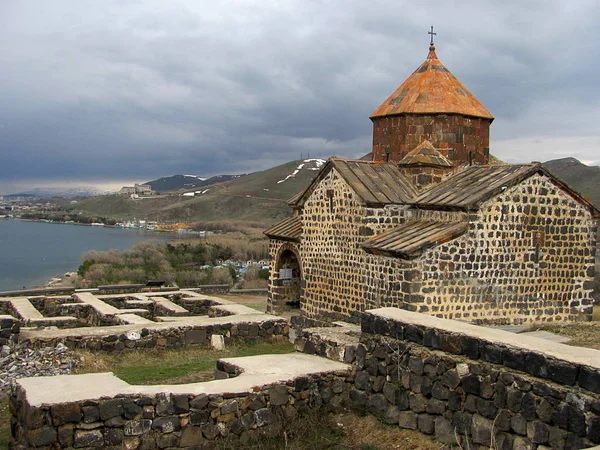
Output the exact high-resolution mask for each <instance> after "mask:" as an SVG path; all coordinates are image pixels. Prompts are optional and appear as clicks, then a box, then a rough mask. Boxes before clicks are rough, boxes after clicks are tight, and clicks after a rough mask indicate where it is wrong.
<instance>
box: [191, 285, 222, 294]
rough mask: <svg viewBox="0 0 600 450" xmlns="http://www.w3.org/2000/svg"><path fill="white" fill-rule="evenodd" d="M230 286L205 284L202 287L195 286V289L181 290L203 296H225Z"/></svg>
mask: <svg viewBox="0 0 600 450" xmlns="http://www.w3.org/2000/svg"><path fill="white" fill-rule="evenodd" d="M230 287H231V286H230V285H228V284H207V285H204V286H196V287H195V288H189V289H183V290H185V291H193V292H197V293H198V294H205V295H211V294H212V295H214V294H227V293H229V288H230Z"/></svg>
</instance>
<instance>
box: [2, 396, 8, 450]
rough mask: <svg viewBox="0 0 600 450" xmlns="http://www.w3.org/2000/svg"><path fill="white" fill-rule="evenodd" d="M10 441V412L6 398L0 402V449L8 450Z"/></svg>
mask: <svg viewBox="0 0 600 450" xmlns="http://www.w3.org/2000/svg"><path fill="white" fill-rule="evenodd" d="M9 440H10V410H9V408H8V397H7V398H5V399H2V400H0V448H8V441H9Z"/></svg>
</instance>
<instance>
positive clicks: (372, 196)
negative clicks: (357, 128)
mask: <svg viewBox="0 0 600 450" xmlns="http://www.w3.org/2000/svg"><path fill="white" fill-rule="evenodd" d="M333 168H335V169H336V171H337V172H338V173H339V174H340V176H341V177H342V178H343V179H344V180H345V181H346V183H348V185H349V186H350V187H351V188H352V190H354V192H356V194H357V195H358V197H359V200H360V201H361V202H362V203H364V204H366V205H367V206H384V205H389V204H408V203H412V202H413V199H414V198H415V197H416V195H417V192H416V190H415V188H414V187H413V186H412V184H411V182H410V180H409V179H408V178H406V177H405V176H404V175H403V174H402V173H401V172H400V170H399V169H398V167H396V165H395V164H392V163H382V162H373V161H361V160H348V159H340V158H330V159H329V160H328V161H327V163H326V164H325V166H323V168H322V169H321V172H319V174H318V175H317V177H316V178H315V179H314V180H313V181H312V182H311V184H310V185H309V186H308V187H307V188H306V189H305V190H304V191H302V192H301V193H300V194H299V195H295V196H294V197H292V198H291V199H290V200H288V203H289V204H290V206H292V207H299V206H302V205H303V204H304V202H305V201H306V199H307V198H308V197H309V196H310V194H311V193H312V192H313V191H314V189H315V187H316V186H317V185H318V184H319V183H320V182H321V180H322V179H323V178H324V177H325V176H326V175H327V174H328V173H329V172H330V171H331V170H332V169H333Z"/></svg>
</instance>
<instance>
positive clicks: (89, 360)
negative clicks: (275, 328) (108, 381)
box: [78, 339, 294, 384]
mask: <svg viewBox="0 0 600 450" xmlns="http://www.w3.org/2000/svg"><path fill="white" fill-rule="evenodd" d="M293 351H294V346H293V345H292V344H291V343H290V342H289V341H287V340H284V339H281V340H276V342H273V343H270V342H261V343H257V344H236V345H231V346H229V347H227V348H226V349H225V350H222V351H216V350H213V349H210V348H206V347H192V346H190V347H186V348H182V349H172V350H158V349H154V350H143V351H135V352H127V353H122V354H108V353H102V354H99V353H93V354H92V353H84V354H83V356H84V364H83V366H82V367H81V368H80V370H79V371H78V373H91V372H106V371H110V372H113V373H114V374H115V375H116V376H117V377H119V378H121V379H122V380H124V381H126V382H128V383H130V384H182V383H195V382H199V381H206V380H208V379H211V378H212V374H213V371H214V369H215V367H216V363H217V360H219V359H221V358H233V357H240V356H254V355H265V354H281V353H290V352H293Z"/></svg>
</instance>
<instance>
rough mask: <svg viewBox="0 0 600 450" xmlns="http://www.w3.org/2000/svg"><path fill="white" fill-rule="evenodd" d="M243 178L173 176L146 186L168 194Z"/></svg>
mask: <svg viewBox="0 0 600 450" xmlns="http://www.w3.org/2000/svg"><path fill="white" fill-rule="evenodd" d="M241 176H243V175H217V176H214V177H210V178H202V177H199V176H196V175H172V176H170V177H163V178H159V179H158V180H153V181H148V182H146V183H144V184H149V185H150V186H151V187H152V190H153V191H156V192H168V191H178V190H182V189H193V188H200V187H206V186H211V185H213V184H215V183H222V182H224V181H229V180H232V179H234V178H239V177H241Z"/></svg>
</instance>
